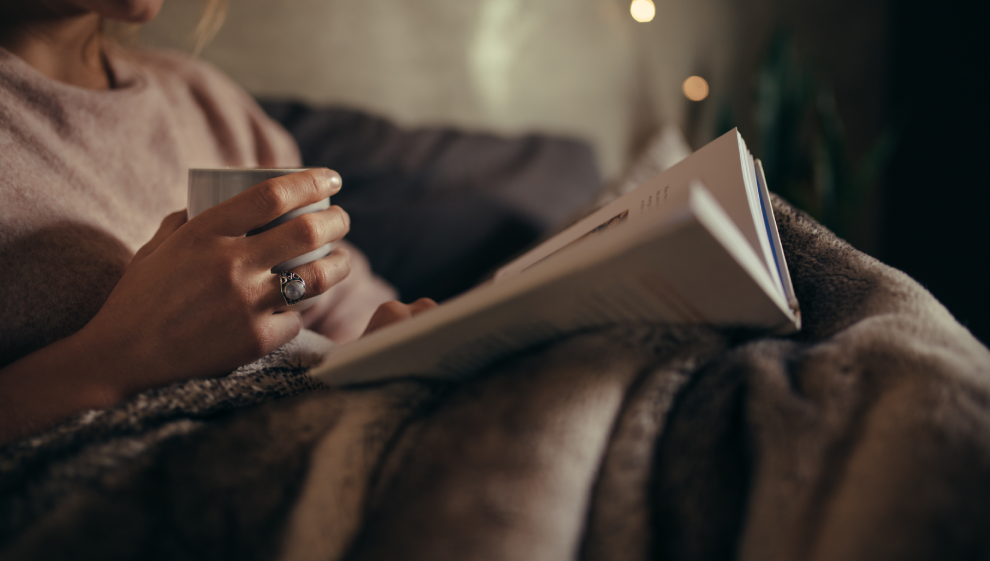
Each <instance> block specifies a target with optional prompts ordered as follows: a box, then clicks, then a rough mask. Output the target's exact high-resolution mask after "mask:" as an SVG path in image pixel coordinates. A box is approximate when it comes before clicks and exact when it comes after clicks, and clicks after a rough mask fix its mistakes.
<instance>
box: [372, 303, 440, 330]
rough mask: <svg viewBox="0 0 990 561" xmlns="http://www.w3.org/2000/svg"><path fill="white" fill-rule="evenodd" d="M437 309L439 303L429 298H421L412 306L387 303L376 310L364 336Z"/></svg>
mask: <svg viewBox="0 0 990 561" xmlns="http://www.w3.org/2000/svg"><path fill="white" fill-rule="evenodd" d="M436 307H437V303H436V302H434V301H433V300H431V299H429V298H420V299H419V300H416V301H415V302H413V303H412V304H403V303H402V302H396V301H394V300H393V301H392V302H385V303H384V304H382V305H381V306H379V307H378V309H377V310H375V315H373V316H371V321H370V322H368V327H367V329H365V330H364V334H365V335H367V334H369V333H371V332H373V331H378V330H379V329H381V328H383V327H385V326H386V325H391V324H393V323H397V322H400V321H402V320H406V319H409V318H411V317H413V316H415V315H419V314H421V313H423V312H425V311H426V310H432V309H433V308H436Z"/></svg>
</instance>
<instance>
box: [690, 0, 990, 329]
mask: <svg viewBox="0 0 990 561" xmlns="http://www.w3.org/2000/svg"><path fill="white" fill-rule="evenodd" d="M986 11H987V10H985V9H979V8H978V6H977V3H976V2H975V1H969V2H966V1H960V0H948V1H944V2H935V3H932V2H921V1H919V0H806V1H804V2H792V1H790V0H746V2H745V4H744V9H743V10H741V13H740V16H739V17H740V18H741V21H740V23H741V27H742V28H744V29H748V30H750V32H749V33H745V34H743V35H742V36H741V37H740V39H739V41H738V53H737V55H736V56H737V59H736V62H735V65H734V69H733V71H734V72H735V74H734V76H732V77H731V80H730V84H731V95H732V96H733V99H732V103H731V105H732V108H733V110H734V115H733V120H732V122H731V124H732V125H738V126H739V128H740V130H741V131H742V133H743V136H744V137H745V138H746V139H747V142H749V143H750V144H751V148H753V149H754V155H757V156H758V157H759V156H760V150H759V149H760V146H759V137H760V134H759V127H758V126H757V125H756V119H755V118H754V108H755V107H756V103H755V96H756V94H755V90H756V87H755V82H756V78H755V77H756V75H757V73H758V70H759V67H760V64H761V62H762V60H763V59H764V57H765V56H766V53H767V50H768V45H769V44H770V42H771V37H772V36H773V35H774V33H775V32H779V31H781V30H783V31H786V33H787V34H788V35H789V37H790V38H791V40H792V41H793V44H794V47H795V49H796V52H797V53H798V55H799V57H800V58H801V59H802V64H805V65H806V66H807V67H808V68H810V69H812V70H813V72H814V73H815V75H816V76H817V77H818V79H820V80H821V82H822V83H823V84H826V85H827V86H828V87H829V88H831V90H832V91H833V92H834V98H835V103H836V107H837V110H838V113H839V115H840V117H841V119H842V123H843V125H844V130H845V133H846V135H847V140H848V142H849V148H850V152H851V156H852V159H853V160H854V161H859V160H861V159H862V158H863V157H864V155H865V154H866V153H867V152H868V151H869V148H870V145H871V144H872V143H873V142H874V141H875V140H876V139H877V138H878V136H879V135H880V134H881V133H883V132H884V131H887V132H890V133H892V134H893V137H894V138H895V143H896V144H895V145H894V146H895V149H894V151H893V153H892V155H891V156H890V157H889V159H888V160H887V162H886V165H885V166H884V168H883V170H884V171H883V173H882V175H881V176H880V179H879V181H878V182H876V188H875V189H874V191H873V193H872V195H871V197H870V200H869V204H868V205H867V206H866V210H865V212H864V214H863V215H862V217H861V218H860V219H859V220H858V223H857V224H856V225H855V228H854V229H853V230H852V231H850V232H847V233H846V234H845V237H846V239H847V241H849V242H850V243H852V244H853V245H854V246H855V247H857V248H858V249H860V250H862V251H865V252H866V253H868V254H870V255H873V256H875V257H877V258H878V259H880V260H881V261H883V262H885V263H887V264H889V265H891V266H893V267H896V268H898V269H900V270H902V271H904V272H906V273H907V274H908V275H910V276H911V277H913V278H914V279H915V280H917V281H918V282H920V283H921V284H922V285H924V286H925V287H926V288H928V289H929V290H930V291H931V292H932V293H933V294H934V295H935V297H936V298H938V299H939V300H940V301H941V302H942V303H943V304H945V306H946V307H947V308H948V309H949V311H950V312H952V314H953V315H954V316H955V317H956V319H958V320H959V321H960V322H961V323H962V324H963V325H965V326H966V327H968V328H969V329H970V331H971V332H972V333H973V334H974V335H975V336H976V337H977V338H979V339H981V340H982V341H983V342H984V343H990V296H988V289H990V265H988V263H987V260H988V257H990V251H988V244H990V109H988V104H990V95H988V93H987V90H986V88H987V86H988V82H990V80H987V75H988V74H990V71H988V67H990V56H988V55H990V48H988V44H990V30H988V29H987V26H988V23H990V18H988V17H987V14H986V13H984V12H986ZM714 103H717V101H716V102H713V105H714ZM709 110H710V111H711V112H712V113H714V112H715V107H714V106H709ZM705 130H707V129H705ZM751 139H752V140H751ZM695 144H699V145H700V144H701V142H695ZM770 186H771V189H773V188H774V187H773V186H774V183H773V182H771V183H770ZM776 190H777V191H778V192H782V190H781V188H780V186H779V185H778V189H776Z"/></svg>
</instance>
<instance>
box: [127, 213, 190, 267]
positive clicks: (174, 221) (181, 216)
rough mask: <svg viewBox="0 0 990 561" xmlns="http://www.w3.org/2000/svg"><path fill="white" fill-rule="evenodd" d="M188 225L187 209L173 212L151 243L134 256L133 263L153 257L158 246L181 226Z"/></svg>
mask: <svg viewBox="0 0 990 561" xmlns="http://www.w3.org/2000/svg"><path fill="white" fill-rule="evenodd" d="M185 223H186V211H185V209H183V210H180V211H178V212H173V213H172V214H169V215H168V216H166V217H165V219H164V220H162V224H161V226H159V227H158V231H157V232H155V235H154V236H152V238H151V241H149V242H148V243H146V244H144V245H143V246H142V247H141V249H139V250H137V253H135V254H134V258H133V259H131V262H132V263H137V262H138V261H140V260H142V259H144V258H145V257H147V256H149V255H151V254H152V253H153V252H154V251H155V250H156V249H158V246H160V245H162V242H164V241H165V240H166V239H168V237H169V236H171V235H172V234H173V233H175V231H176V230H178V229H179V227H180V226H182V225H183V224H185Z"/></svg>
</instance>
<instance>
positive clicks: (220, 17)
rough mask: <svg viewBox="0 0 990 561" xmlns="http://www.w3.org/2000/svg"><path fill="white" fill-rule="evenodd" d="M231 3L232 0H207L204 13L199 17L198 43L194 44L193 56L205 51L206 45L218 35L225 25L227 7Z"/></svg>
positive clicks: (196, 34)
mask: <svg viewBox="0 0 990 561" xmlns="http://www.w3.org/2000/svg"><path fill="white" fill-rule="evenodd" d="M229 5H230V0H207V2H206V7H205V8H203V15H202V16H201V17H200V18H199V23H198V24H196V31H195V35H194V36H195V37H196V43H195V45H194V46H193V53H192V54H193V56H199V53H201V52H203V49H204V48H206V45H208V44H209V43H210V41H211V40H212V39H213V38H214V37H216V34H217V32H218V31H220V28H221V27H223V22H224V20H225V19H227V7H228V6H229Z"/></svg>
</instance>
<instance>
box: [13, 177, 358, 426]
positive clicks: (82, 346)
mask: <svg viewBox="0 0 990 561" xmlns="http://www.w3.org/2000/svg"><path fill="white" fill-rule="evenodd" d="M340 186H341V181H340V176H339V175H337V174H336V173H335V172H332V171H329V170H326V169H313V170H307V171H304V172H300V173H295V174H292V175H286V176H282V177H278V178H275V179H270V180H268V181H265V182H263V183H259V184H258V185H255V186H254V187H252V188H251V189H249V190H248V191H246V192H244V193H242V194H241V195H238V196H237V197H234V198H232V199H230V200H229V201H227V202H225V203H222V204H220V205H217V206H215V207H213V208H211V209H209V210H207V211H205V212H203V213H202V214H200V215H199V216H197V217H196V218H194V219H192V220H190V221H188V222H186V220H185V213H184V212H180V213H175V214H172V215H170V216H168V217H167V218H166V219H165V220H164V221H163V222H162V226H161V228H160V229H159V230H158V233H157V234H155V236H154V237H153V238H152V240H151V241H150V242H149V243H148V244H147V245H145V246H144V247H142V248H141V249H140V250H139V251H138V252H137V254H136V255H135V256H134V259H133V261H132V262H131V265H130V266H129V267H128V268H127V270H126V271H125V272H124V275H123V277H121V279H120V281H119V282H118V283H117V285H116V287H114V289H113V291H112V292H111V293H110V296H109V297H108V298H107V301H106V302H105V303H104V305H103V307H102V308H101V309H100V311H99V312H98V313H97V314H96V316H95V317H94V318H93V319H92V320H91V321H90V322H89V323H87V324H86V326H84V327H83V328H82V329H81V330H80V331H79V332H78V333H76V334H74V335H72V336H70V337H67V338H65V339H62V340H61V341H57V342H55V343H53V344H51V345H49V346H47V347H45V348H43V349H41V350H39V351H36V352H34V353H31V354H30V355H27V356H25V357H23V358H21V359H20V360H18V361H16V362H14V363H13V364H10V365H8V366H6V367H4V368H2V369H0V443H3V442H7V441H10V440H13V439H15V438H18V437H21V436H24V435H27V434H30V433H32V432H36V431H38V430H40V429H42V428H44V427H45V426H48V425H50V424H52V423H54V422H56V421H58V420H60V419H63V418H65V417H68V416H70V415H72V414H75V413H78V412H80V411H83V410H86V409H93V408H99V407H106V406H108V405H111V404H113V403H115V402H117V401H119V400H121V399H123V398H124V397H127V396H128V395H131V394H133V393H136V392H138V391H141V390H144V389H147V388H151V387H155V386H160V385H163V384H167V383H170V382H176V381H179V380H185V379H188V378H195V377H202V376H213V375H217V374H221V373H223V372H226V371H229V370H231V369H233V368H235V367H237V366H239V365H241V364H245V363H247V362H251V361H253V360H255V359H257V358H260V357H262V356H264V355H265V354H268V353H269V352H271V351H272V350H274V349H275V348H277V347H279V346H280V345H282V344H284V343H286V342H288V341H289V340H290V339H292V338H293V337H294V336H295V335H296V334H297V333H298V332H299V329H300V318H299V314H297V313H295V312H285V313H278V314H277V313H275V311H276V310H278V309H279V308H282V307H284V305H285V301H284V300H283V299H282V295H281V291H280V284H279V279H278V275H274V274H272V273H271V272H270V269H271V268H272V267H273V266H275V265H276V264H278V263H281V262H283V261H286V260H288V259H291V258H293V257H296V256H298V255H302V254H304V253H307V252H309V251H312V250H314V249H316V248H319V247H322V246H323V245H324V244H326V243H329V242H332V241H336V240H339V239H340V238H341V237H343V236H344V234H346V233H347V231H348V229H349V228H350V218H349V217H348V216H347V213H345V212H344V211H343V210H341V209H340V208H339V207H330V208H329V209H327V210H325V211H322V212H316V213H311V214H304V215H302V216H299V217H297V218H294V219H293V220H290V221H289V222H286V223H285V224H281V225H279V226H277V227H275V228H272V229H271V230H268V231H266V232H263V233H261V234H258V235H256V236H251V237H245V234H246V233H247V232H249V231H251V230H254V229H256V228H258V227H260V226H262V225H264V224H267V223H268V222H271V221H272V220H274V219H275V218H277V217H278V216H281V215H282V214H285V213H286V212H288V211H290V210H292V209H296V208H299V207H302V206H306V205H309V204H312V203H315V202H317V201H319V200H321V199H325V198H327V197H329V196H331V195H333V194H334V193H336V192H337V191H339V190H340ZM348 259H349V258H348V254H347V252H346V251H340V250H338V251H334V252H333V253H332V254H330V255H329V256H327V257H325V258H323V259H320V260H318V261H314V262H312V263H309V264H307V265H304V266H302V267H299V268H297V269H295V272H296V273H297V274H298V275H299V276H301V277H302V278H303V279H304V280H305V281H306V296H308V297H310V296H315V295H317V294H320V293H322V292H323V291H325V290H327V289H328V288H329V287H331V286H333V285H334V284H335V283H337V282H339V281H340V280H341V279H343V278H344V277H346V276H347V274H348V271H349V261H348Z"/></svg>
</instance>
